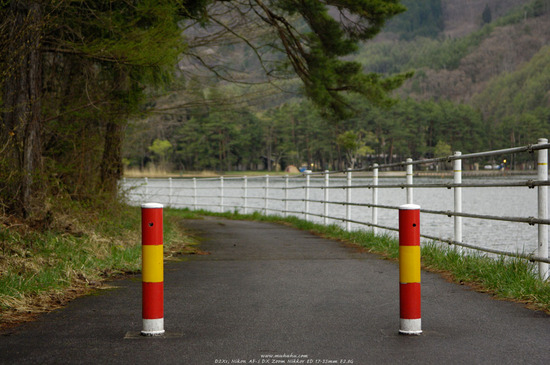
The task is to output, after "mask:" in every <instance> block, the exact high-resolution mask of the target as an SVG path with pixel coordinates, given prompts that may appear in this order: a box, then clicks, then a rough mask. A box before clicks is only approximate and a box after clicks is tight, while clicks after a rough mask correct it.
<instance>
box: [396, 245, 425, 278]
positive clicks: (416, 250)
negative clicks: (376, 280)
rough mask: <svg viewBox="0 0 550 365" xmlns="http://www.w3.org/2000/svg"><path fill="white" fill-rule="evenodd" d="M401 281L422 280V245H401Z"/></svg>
mask: <svg viewBox="0 0 550 365" xmlns="http://www.w3.org/2000/svg"><path fill="white" fill-rule="evenodd" d="M399 282H400V283H402V284H408V283H419V282H420V246H399Z"/></svg>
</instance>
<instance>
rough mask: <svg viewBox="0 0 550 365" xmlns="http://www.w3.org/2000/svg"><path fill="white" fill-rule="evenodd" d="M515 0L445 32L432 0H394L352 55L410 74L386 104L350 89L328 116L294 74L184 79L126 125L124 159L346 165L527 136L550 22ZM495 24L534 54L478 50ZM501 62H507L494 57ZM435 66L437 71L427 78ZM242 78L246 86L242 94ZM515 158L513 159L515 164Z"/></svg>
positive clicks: (536, 118)
mask: <svg viewBox="0 0 550 365" xmlns="http://www.w3.org/2000/svg"><path fill="white" fill-rule="evenodd" d="M524 3H526V4H523V5H521V6H519V7H517V8H515V9H513V10H512V11H511V12H508V13H507V14H506V15H504V16H501V17H496V16H494V14H493V13H492V10H491V8H490V7H489V6H488V5H487V6H485V8H483V9H481V10H480V12H479V16H478V18H479V23H480V25H479V29H478V30H476V31H474V32H472V33H470V34H468V35H466V36H464V37H459V38H447V37H445V36H444V35H443V31H444V21H443V5H442V1H441V0H427V1H412V0H407V1H403V4H404V5H405V6H406V7H407V8H408V11H407V12H405V13H403V14H400V15H399V16H397V17H396V18H394V19H392V20H391V21H390V22H389V23H388V24H387V26H386V28H385V29H384V30H385V32H384V33H383V34H382V36H381V37H380V39H379V40H378V41H376V42H374V43H369V45H368V46H365V47H363V48H361V49H360V50H359V52H357V53H356V55H355V60H357V61H359V62H361V63H362V64H363V66H364V68H365V70H366V71H368V72H376V73H381V74H383V75H386V76H391V75H396V74H399V73H401V74H403V73H406V72H410V71H413V72H414V76H412V77H411V78H410V79H409V81H408V82H407V83H406V84H405V86H403V87H402V88H401V89H400V90H398V91H397V92H396V93H395V94H394V101H393V102H392V103H382V105H380V104H377V105H375V104H373V103H370V102H368V101H365V100H364V99H362V98H352V99H350V100H349V103H350V105H349V106H350V110H351V111H353V112H352V113H349V115H347V116H345V117H344V118H338V119H335V118H334V117H327V116H326V115H325V114H324V113H323V112H322V111H319V110H318V109H316V107H315V106H314V105H313V104H312V103H311V102H309V101H307V100H305V99H304V98H302V97H300V96H299V92H300V90H299V88H297V87H295V86H292V85H293V84H292V82H287V84H285V86H284V87H281V88H284V89H286V90H292V91H293V92H294V93H286V94H285V93H283V94H278V96H277V97H266V98H264V99H263V101H262V102H261V103H258V102H257V100H253V99H254V98H255V97H257V95H262V93H263V92H265V90H266V89H265V88H264V89H262V88H261V87H246V88H239V87H236V86H234V85H230V84H228V83H211V84H204V83H201V81H199V80H186V81H185V88H186V91H187V94H186V95H187V98H188V99H187V101H188V102H187V103H186V106H185V107H179V108H168V109H169V110H170V111H169V112H157V113H155V112H154V111H155V108H157V109H159V110H163V106H164V110H165V109H166V105H167V104H169V103H167V102H166V100H167V99H166V98H165V99H164V101H163V99H159V100H157V101H156V102H155V103H154V105H153V107H152V110H153V113H152V114H150V115H149V116H148V117H146V118H143V119H140V120H135V121H134V122H133V123H132V124H131V125H130V127H129V128H128V131H127V135H128V138H127V139H126V146H125V149H124V156H125V160H124V162H125V165H126V167H127V168H145V167H146V166H148V165H155V166H157V167H159V166H160V167H162V168H165V169H167V170H176V171H199V170H216V171H230V170H269V171H273V170H275V169H277V168H280V169H284V168H285V167H286V166H288V165H295V166H298V167H299V166H308V167H309V168H312V169H315V170H324V169H345V168H347V167H366V166H368V165H369V164H372V163H375V162H376V163H389V162H395V161H401V160H404V159H406V158H408V157H412V158H414V159H420V158H430V157H441V156H448V155H450V154H452V153H453V151H462V152H463V153H470V152H476V151H481V150H488V149H498V148H506V147H511V146H518V145H525V144H529V143H536V141H537V139H538V138H541V137H548V131H549V130H550V47H549V46H548V42H549V40H548V39H544V38H541V37H540V36H539V35H538V34H539V33H537V32H540V33H544V32H546V33H548V31H549V30H550V24H549V23H550V22H548V20H549V19H550V1H548V0H536V1H531V2H524ZM502 32H506V33H507V34H512V37H516V38H518V39H521V38H520V37H524V38H523V39H524V43H526V45H525V46H524V47H530V48H527V49H522V52H518V53H523V54H524V55H529V54H532V57H529V59H527V60H522V59H519V58H518V60H512V61H509V60H507V59H503V57H504V56H499V57H500V58H499V60H497V61H495V59H492V58H491V57H489V56H487V57H485V58H480V56H479V53H480V52H483V50H484V49H485V50H491V48H490V47H491V45H492V44H494V43H495V42H496V43H498V38H497V40H496V41H495V40H493V38H496V37H497V36H498V35H499V34H502ZM529 37H532V38H533V39H534V38H536V39H538V42H539V43H536V44H535V43H534V42H531V41H529V40H530V39H531V38H529ZM491 42H493V43H491ZM503 52H504V51H503ZM521 56H522V55H518V56H517V57H521ZM473 58H475V60H476V61H475V62H474V61H472V59H473ZM504 58H505V57H504ZM228 62H234V63H235V64H236V65H237V64H239V65H240V64H242V62H247V61H246V60H245V61H242V60H241V61H239V60H238V59H230V60H228ZM499 62H501V63H499ZM504 62H508V64H511V65H513V67H511V66H508V67H507V68H506V67H504V66H502V67H501V66H500V65H501V64H504ZM479 63H482V64H479ZM472 64H473V65H476V66H477V67H478V68H477V69H474V68H473V67H472V66H471V65H472ZM489 67H491V70H489V71H486V69H487V68H489ZM441 75H444V76H445V77H447V79H445V80H443V81H434V80H439V79H438V77H439V78H442V77H443V76H441ZM449 75H450V76H449ZM454 75H459V76H454ZM453 77H456V79H453ZM464 79H466V81H467V82H466V81H464ZM448 84H451V87H447V85H448ZM289 85H290V86H289ZM243 89H244V90H246V93H247V94H246V95H249V96H247V97H244V99H243V97H242V95H243V91H242V90H243ZM189 95H191V97H190V96H189ZM255 95H256V96H255ZM173 98H176V97H175V96H173ZM247 98H249V99H247ZM189 100H193V101H200V102H189ZM235 100H239V102H235ZM163 103H164V104H163ZM171 103H174V100H172V101H171ZM175 103H176V104H177V102H175ZM490 162H491V161H489V160H488V161H480V163H481V164H484V163H490ZM520 162H521V161H519V160H518V161H514V164H515V165H516V166H512V167H516V168H520V167H521V165H520V164H519V163H520Z"/></svg>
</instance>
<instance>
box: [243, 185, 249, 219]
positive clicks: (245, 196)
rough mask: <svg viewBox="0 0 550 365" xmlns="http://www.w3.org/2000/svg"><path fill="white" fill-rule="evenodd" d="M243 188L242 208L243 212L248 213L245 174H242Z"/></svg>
mask: <svg viewBox="0 0 550 365" xmlns="http://www.w3.org/2000/svg"><path fill="white" fill-rule="evenodd" d="M243 189H244V192H243V210H244V214H248V206H247V205H248V201H247V200H248V177H247V176H244V177H243Z"/></svg>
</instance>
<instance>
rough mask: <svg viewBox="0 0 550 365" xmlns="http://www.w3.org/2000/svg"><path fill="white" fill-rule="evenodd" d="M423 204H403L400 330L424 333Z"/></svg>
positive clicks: (400, 219) (414, 333)
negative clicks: (421, 286) (422, 270)
mask: <svg viewBox="0 0 550 365" xmlns="http://www.w3.org/2000/svg"><path fill="white" fill-rule="evenodd" d="M420 317H421V316H420V206H418V205H415V204H405V205H402V206H400V207H399V333H401V334H405V335H419V334H421V333H422V326H421V319H420Z"/></svg>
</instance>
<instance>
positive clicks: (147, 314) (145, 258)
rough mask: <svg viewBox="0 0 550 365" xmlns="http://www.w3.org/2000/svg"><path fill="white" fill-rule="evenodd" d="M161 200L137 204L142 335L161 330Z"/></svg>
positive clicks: (162, 293)
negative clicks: (139, 208) (139, 241)
mask: <svg viewBox="0 0 550 365" xmlns="http://www.w3.org/2000/svg"><path fill="white" fill-rule="evenodd" d="M162 208H163V206H162V204H158V203H146V204H142V206H141V243H142V246H141V249H142V319H143V330H142V331H141V334H142V335H143V336H160V335H162V334H164V254H163V237H162V211H163V209H162Z"/></svg>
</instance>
